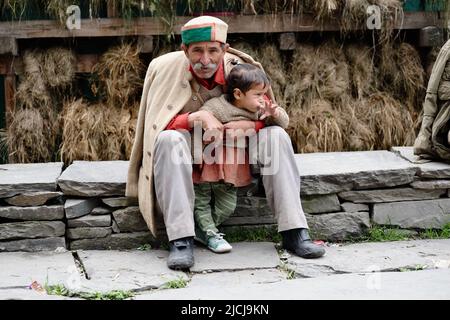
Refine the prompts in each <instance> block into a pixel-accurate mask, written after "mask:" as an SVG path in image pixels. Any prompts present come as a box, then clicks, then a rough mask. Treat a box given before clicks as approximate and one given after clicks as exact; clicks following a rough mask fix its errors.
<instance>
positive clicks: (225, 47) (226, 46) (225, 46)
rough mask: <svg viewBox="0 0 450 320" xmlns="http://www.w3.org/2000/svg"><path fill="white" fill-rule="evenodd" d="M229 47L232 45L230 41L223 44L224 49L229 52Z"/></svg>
mask: <svg viewBox="0 0 450 320" xmlns="http://www.w3.org/2000/svg"><path fill="white" fill-rule="evenodd" d="M229 48H230V45H229V44H228V43H225V45H224V46H223V51H225V52H227V51H228V49H229Z"/></svg>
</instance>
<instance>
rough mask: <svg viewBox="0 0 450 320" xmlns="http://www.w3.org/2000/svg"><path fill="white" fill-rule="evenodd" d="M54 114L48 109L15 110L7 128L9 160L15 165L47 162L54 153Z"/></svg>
mask: <svg viewBox="0 0 450 320" xmlns="http://www.w3.org/2000/svg"><path fill="white" fill-rule="evenodd" d="M55 123H57V121H56V114H54V112H53V111H52V110H51V109H50V108H41V109H40V110H38V109H35V108H25V109H17V110H16V111H15V113H14V114H13V116H12V121H11V124H10V126H9V128H8V137H7V145H8V147H9V154H10V159H11V161H12V162H17V163H30V162H49V161H52V160H53V159H52V157H53V152H54V151H55V143H56V132H57V131H56V130H57V126H56V125H55Z"/></svg>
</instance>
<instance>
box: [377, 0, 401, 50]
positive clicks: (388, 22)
mask: <svg viewBox="0 0 450 320" xmlns="http://www.w3.org/2000/svg"><path fill="white" fill-rule="evenodd" d="M369 2H370V4H372V5H376V6H377V7H378V8H379V9H380V13H381V24H382V25H381V29H380V41H381V42H382V43H388V42H390V41H391V39H392V38H393V37H394V30H395V25H396V23H397V22H401V24H403V18H404V12H403V1H401V0H369Z"/></svg>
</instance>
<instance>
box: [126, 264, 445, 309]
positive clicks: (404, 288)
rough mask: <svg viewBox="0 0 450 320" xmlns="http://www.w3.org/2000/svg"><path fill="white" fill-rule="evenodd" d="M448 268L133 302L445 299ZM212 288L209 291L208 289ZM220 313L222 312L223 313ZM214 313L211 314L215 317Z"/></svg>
mask: <svg viewBox="0 0 450 320" xmlns="http://www.w3.org/2000/svg"><path fill="white" fill-rule="evenodd" d="M449 283H450V269H446V270H425V271H414V272H383V273H374V274H342V275H335V276H333V277H332V278H331V277H322V278H313V279H295V280H284V281H280V282H275V283H270V284H244V285H235V286H225V287H222V288H221V290H215V289H214V288H215V287H211V286H197V287H189V286H188V287H186V288H183V289H172V290H160V291H155V292H151V293H146V294H142V295H139V296H136V297H134V299H133V300H261V301H259V302H258V304H262V305H264V301H263V300H268V299H270V300H347V299H351V300H436V299H439V300H448V299H450V286H449ZM209 289H212V290H209ZM223 312H224V310H222V314H223ZM216 315H217V314H215V316H216Z"/></svg>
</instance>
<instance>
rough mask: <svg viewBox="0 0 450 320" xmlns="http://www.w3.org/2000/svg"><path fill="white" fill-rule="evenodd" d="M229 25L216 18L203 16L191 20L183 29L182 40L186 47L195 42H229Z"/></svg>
mask: <svg viewBox="0 0 450 320" xmlns="http://www.w3.org/2000/svg"><path fill="white" fill-rule="evenodd" d="M227 31H228V25H227V24H226V23H225V22H223V21H222V20H220V19H218V18H216V17H210V16H201V17H197V18H194V19H192V20H189V21H188V22H187V23H186V24H185V25H184V26H183V27H182V28H181V39H182V42H183V43H184V44H185V45H189V44H191V43H193V42H204V41H218V42H221V43H226V42H227Z"/></svg>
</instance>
